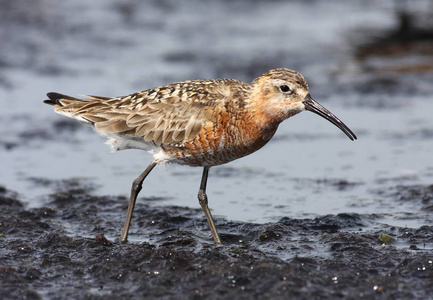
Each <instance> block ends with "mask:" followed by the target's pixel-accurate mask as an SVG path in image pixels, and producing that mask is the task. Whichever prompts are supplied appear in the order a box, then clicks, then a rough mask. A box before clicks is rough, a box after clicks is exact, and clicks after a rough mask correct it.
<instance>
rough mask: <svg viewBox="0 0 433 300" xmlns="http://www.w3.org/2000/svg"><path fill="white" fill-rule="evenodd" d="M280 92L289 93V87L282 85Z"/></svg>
mask: <svg viewBox="0 0 433 300" xmlns="http://www.w3.org/2000/svg"><path fill="white" fill-rule="evenodd" d="M280 91H282V92H283V93H287V92H290V87H289V86H288V85H285V84H283V85H281V86H280Z"/></svg>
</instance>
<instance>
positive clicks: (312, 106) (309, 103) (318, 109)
mask: <svg viewBox="0 0 433 300" xmlns="http://www.w3.org/2000/svg"><path fill="white" fill-rule="evenodd" d="M303 103H304V105H305V109H306V110H309V111H311V112H313V113H315V114H318V115H319V116H321V117H323V118H325V119H326V120H328V121H329V122H331V123H332V124H334V125H335V126H337V127H338V128H340V129H341V130H342V131H343V132H344V133H345V134H346V135H347V136H348V137H349V139H351V140H352V141H353V140H356V139H357V137H356V135H355V134H354V133H353V132H352V130H350V129H349V127H347V126H346V124H344V123H343V122H341V120H340V119H339V118H337V117H336V116H335V115H334V114H333V113H332V112H330V111H329V110H327V109H326V108H325V107H323V106H322V105H320V104H319V103H318V102H317V101H315V100H314V99H313V98H312V97H311V95H310V94H308V95H307V96H305V99H304V101H303Z"/></svg>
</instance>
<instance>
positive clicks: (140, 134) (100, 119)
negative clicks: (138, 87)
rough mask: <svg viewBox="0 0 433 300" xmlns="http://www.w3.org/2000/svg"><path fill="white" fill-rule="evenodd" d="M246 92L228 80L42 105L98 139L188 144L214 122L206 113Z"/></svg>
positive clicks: (53, 97) (56, 98)
mask: <svg viewBox="0 0 433 300" xmlns="http://www.w3.org/2000/svg"><path fill="white" fill-rule="evenodd" d="M248 88H249V85H248V84H246V83H244V82H241V81H237V80H232V79H216V80H194V81H185V82H180V83H173V84H170V85H165V86H161V87H158V88H154V89H149V90H145V91H142V92H138V93H135V94H131V95H128V96H125V97H115V98H107V97H97V96H88V97H89V98H88V99H77V98H73V97H69V96H64V95H61V94H57V93H49V94H48V97H49V98H50V100H46V101H45V102H46V103H48V104H52V105H54V106H55V107H56V111H57V112H58V113H61V114H64V115H67V116H69V117H73V118H75V119H78V120H80V121H84V122H88V123H89V124H90V125H93V126H94V127H95V130H96V131H97V132H99V133H101V134H102V135H107V136H109V135H110V134H111V135H112V134H118V135H122V136H124V137H127V138H130V139H133V140H141V141H144V142H147V143H152V144H154V145H157V146H160V145H162V146H164V145H177V144H182V143H183V142H184V141H188V140H193V139H194V138H195V137H196V136H197V135H198V133H199V132H200V130H201V129H202V126H203V125H204V124H205V123H206V122H216V120H215V114H213V113H212V112H213V111H214V110H215V109H216V108H217V107H219V108H218V109H217V110H220V109H224V106H225V105H224V104H225V102H226V101H229V99H231V98H232V97H233V96H234V95H238V94H239V93H240V92H245V91H247V90H248ZM241 98H242V97H241Z"/></svg>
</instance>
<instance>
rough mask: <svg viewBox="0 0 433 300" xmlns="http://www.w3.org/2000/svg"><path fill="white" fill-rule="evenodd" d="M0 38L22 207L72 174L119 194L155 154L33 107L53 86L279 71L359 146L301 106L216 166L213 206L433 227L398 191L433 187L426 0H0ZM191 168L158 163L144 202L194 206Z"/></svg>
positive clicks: (267, 217)
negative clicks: (247, 150)
mask: <svg viewBox="0 0 433 300" xmlns="http://www.w3.org/2000/svg"><path fill="white" fill-rule="evenodd" d="M0 39H1V46H0V185H1V186H4V187H6V188H7V189H11V190H15V191H17V192H18V193H19V194H20V197H21V198H22V199H23V200H25V201H26V202H27V203H28V205H29V206H33V207H35V206H40V205H42V204H43V203H44V201H45V199H46V195H47V194H49V193H52V192H53V191H55V190H56V186H58V183H59V182H61V181H62V180H64V179H70V178H76V179H77V180H79V181H80V182H82V183H84V184H86V185H87V186H88V187H89V189H92V190H93V193H95V194H100V195H108V194H110V195H124V196H128V194H129V190H130V186H131V183H132V181H133V180H134V179H135V178H136V177H137V176H138V175H139V174H140V173H141V172H142V171H143V170H144V168H145V167H146V166H147V165H148V163H149V162H150V160H151V156H150V155H149V154H147V153H145V152H143V151H139V150H127V151H121V152H118V153H115V154H110V153H109V148H108V147H107V146H106V145H104V139H103V138H101V137H98V136H97V135H96V134H95V133H94V132H92V130H91V129H89V128H86V127H84V126H82V125H80V124H76V123H74V122H73V121H71V120H68V119H66V118H65V117H62V116H60V115H57V114H55V113H54V112H53V109H52V107H49V106H47V105H45V104H43V103H42V101H43V100H44V99H46V96H45V94H46V93H47V92H60V93H64V94H68V95H72V96H77V95H80V94H90V95H101V96H120V95H126V94H130V93H133V92H136V91H140V90H145V89H148V88H152V87H155V86H158V85H162V84H166V83H171V82H174V81H183V80H190V79H209V78H220V77H226V78H236V79H240V80H243V81H246V82H251V81H252V80H253V79H254V78H255V77H257V76H260V75H261V74H263V73H264V72H266V71H268V70H269V69H272V68H276V67H284V68H291V69H295V70H297V71H299V72H301V73H302V74H303V75H304V76H305V77H306V78H307V80H308V82H309V85H310V92H311V94H312V96H313V98H315V99H316V100H317V101H318V102H320V103H322V104H323V105H324V106H326V107H327V108H328V109H329V110H330V111H332V112H333V113H334V114H336V115H337V116H338V117H339V118H340V119H342V120H343V122H345V123H346V124H347V125H348V126H349V127H350V128H351V129H352V130H353V131H354V132H355V133H356V134H357V135H358V140H357V141H355V142H351V141H350V140H349V139H348V138H347V137H346V136H345V135H344V134H343V133H342V132H341V131H340V130H338V129H337V128H336V127H334V126H333V125H332V124H330V123H328V122H327V121H326V120H324V119H322V118H320V117H318V116H317V115H314V114H311V113H309V112H304V113H302V114H300V115H297V116H296V117H294V118H291V119H289V120H287V121H285V122H284V123H283V124H282V125H281V126H280V128H279V130H278V132H277V134H276V136H275V137H274V139H273V140H272V141H271V142H270V143H269V144H268V145H267V146H266V147H264V148H263V149H261V150H260V151H259V152H257V153H255V154H253V155H250V156H248V157H246V158H243V159H240V160H238V161H235V162H232V163H230V164H227V165H224V166H220V167H215V168H212V169H211V171H210V178H209V182H208V194H209V201H210V202H209V205H210V207H211V209H213V213H214V215H216V216H221V217H225V218H228V219H230V220H238V221H253V222H268V221H275V220H278V219H279V218H281V217H283V216H289V217H293V218H302V217H314V216H317V215H325V214H330V213H332V214H335V213H341V212H356V213H361V214H364V213H365V214H371V213H378V214H382V216H383V217H382V222H383V223H385V224H392V225H398V226H408V227H412V226H413V227H418V226H420V225H421V224H431V223H432V221H433V220H432V217H431V216H429V211H431V207H432V206H431V205H430V202H428V201H427V202H426V199H423V198H422V197H421V196H420V197H418V198H416V199H415V200H414V201H405V199H401V198H396V197H393V195H394V194H395V191H396V190H398V189H399V188H401V187H415V190H417V188H416V187H420V188H422V187H430V184H432V182H433V164H432V154H431V153H432V149H433V118H432V113H433V1H429V0H425V1H424V0H417V1H409V0H408V1H397V0H362V1H361V0H358V1H344V0H332V1H315V0H309V1H277V0H275V1H261V0H255V1H246V0H242V1H227V0H220V1H212V2H210V1H199V0H192V1H174V0H172V1H168V0H163V1H160V0H158V1H157V0H154V1H139V0H125V1H115V0H94V1H85V0H73V1H72V0H70V1H69V0H68V1H55V0H33V1H31V2H29V1H25V0H15V1H9V0H0ZM201 172H202V170H201V169H200V168H190V167H185V166H167V167H166V168H164V167H161V166H160V167H158V168H157V169H156V170H155V171H153V172H152V174H150V176H149V177H148V179H146V181H145V182H144V186H143V191H142V192H141V195H140V196H141V198H140V201H150V200H152V201H151V203H153V204H155V205H180V206H189V207H194V208H198V207H199V206H198V203H197V202H198V201H197V196H196V195H197V190H198V186H199V181H200V176H201ZM146 198H147V199H146ZM412 200H413V199H412ZM125 201H126V200H125ZM426 203H427V204H428V205H427V204H426ZM119 213H124V212H119Z"/></svg>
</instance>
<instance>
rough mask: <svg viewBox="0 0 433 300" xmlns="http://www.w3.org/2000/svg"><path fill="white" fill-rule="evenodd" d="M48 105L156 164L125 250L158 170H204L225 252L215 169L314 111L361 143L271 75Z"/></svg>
mask: <svg viewBox="0 0 433 300" xmlns="http://www.w3.org/2000/svg"><path fill="white" fill-rule="evenodd" d="M47 96H48V98H49V99H48V100H45V101H44V102H45V103H46V104H50V105H52V106H54V109H55V112H57V113H59V114H62V115H64V116H67V117H69V118H72V119H75V120H77V121H79V122H81V123H83V124H85V125H88V126H90V127H92V128H93V129H94V130H95V131H96V132H97V133H98V134H100V135H102V136H104V137H106V138H107V139H108V140H107V144H109V145H110V147H111V149H112V150H113V151H118V150H124V149H142V150H145V151H147V152H149V153H150V154H151V155H152V157H153V159H152V161H151V163H150V164H149V165H148V167H147V168H146V169H145V170H144V171H143V172H142V173H141V174H140V176H138V177H137V178H136V179H135V180H134V181H133V183H132V187H131V192H130V198H129V204H128V209H127V213H126V219H125V223H124V226H123V230H122V234H121V236H120V242H121V243H126V242H127V239H128V232H129V227H130V224H131V219H132V215H133V211H134V206H135V203H136V199H137V196H138V194H139V192H140V191H141V189H142V184H143V181H144V180H145V178H146V177H147V176H148V175H149V173H150V172H151V171H152V170H153V168H154V167H155V166H156V165H164V164H170V163H175V164H181V165H188V166H193V167H202V168H203V173H202V177H201V182H200V187H199V191H198V200H199V204H200V206H201V208H202V210H203V212H204V215H205V217H206V219H207V222H208V225H209V228H210V231H211V233H212V236H213V239H214V242H215V243H216V244H221V238H220V236H219V234H218V231H217V229H216V226H215V223H214V221H213V218H212V214H211V212H210V210H209V206H208V197H207V194H206V185H207V179H208V174H209V169H210V168H211V167H214V166H218V165H222V164H226V163H228V162H231V161H233V160H235V159H238V158H241V157H244V156H246V155H249V154H251V153H253V152H255V151H257V150H259V149H260V148H262V147H263V146H264V145H265V144H266V143H268V142H269V141H270V140H271V138H272V137H273V136H274V134H275V132H276V131H277V128H278V126H279V124H280V123H281V122H282V121H284V120H286V119H288V118H290V117H292V116H294V115H296V114H298V113H300V112H302V111H304V110H307V111H311V112H313V113H315V114H317V115H319V116H321V117H323V118H325V119H326V120H328V121H329V122H331V123H332V124H334V125H335V126H336V127H338V128H339V129H340V130H342V131H343V132H344V133H345V134H346V135H347V136H348V137H349V138H350V139H351V140H352V141H353V140H356V139H357V136H356V135H355V134H354V133H353V132H352V130H350V129H349V127H347V126H346V125H345V124H344V123H343V122H342V121H341V120H340V119H339V118H337V117H336V116H335V115H334V114H333V113H331V112H330V111H329V110H328V109H326V108H325V107H324V106H322V105H321V104H319V103H318V102H317V101H315V100H314V99H313V98H312V97H311V95H310V93H309V89H308V84H307V81H306V79H305V77H304V76H303V75H301V74H300V73H298V72H296V71H294V70H290V69H287V68H277V69H272V70H270V71H268V72H266V73H264V74H263V75H261V76H259V77H257V78H256V79H254V80H253V81H252V83H251V84H248V83H245V82H243V81H240V80H236V79H227V78H221V79H212V80H189V81H183V82H175V83H171V84H167V85H162V86H159V87H155V88H151V89H147V90H144V91H141V92H136V93H133V94H130V95H127V96H121V97H100V96H91V95H83V96H84V97H85V98H75V97H71V96H66V95H63V94H59V93H54V92H51V93H48V94H47Z"/></svg>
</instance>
